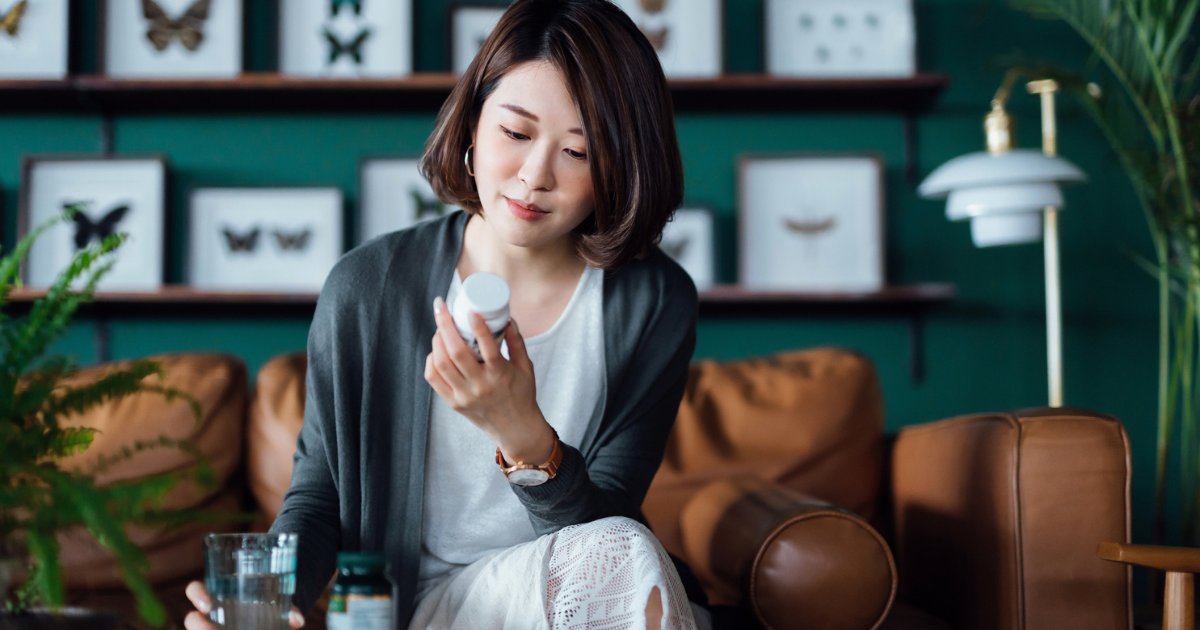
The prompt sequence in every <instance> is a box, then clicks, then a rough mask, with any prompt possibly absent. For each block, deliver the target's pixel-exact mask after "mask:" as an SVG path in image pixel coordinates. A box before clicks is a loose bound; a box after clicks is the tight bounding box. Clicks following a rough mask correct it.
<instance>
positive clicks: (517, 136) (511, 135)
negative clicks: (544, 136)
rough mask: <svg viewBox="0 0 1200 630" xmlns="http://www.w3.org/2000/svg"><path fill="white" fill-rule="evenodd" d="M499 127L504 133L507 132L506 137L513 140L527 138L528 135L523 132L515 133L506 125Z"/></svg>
mask: <svg viewBox="0 0 1200 630" xmlns="http://www.w3.org/2000/svg"><path fill="white" fill-rule="evenodd" d="M501 129H503V130H504V133H506V134H508V137H509V138H512V139H513V140H528V139H529V136H527V135H525V134H523V133H517V132H515V131H513V130H512V129H509V128H507V127H501Z"/></svg>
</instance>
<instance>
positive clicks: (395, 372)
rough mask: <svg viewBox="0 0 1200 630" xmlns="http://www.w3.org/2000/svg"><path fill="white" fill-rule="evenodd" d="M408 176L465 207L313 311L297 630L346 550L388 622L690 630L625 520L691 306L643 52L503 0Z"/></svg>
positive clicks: (595, 12)
mask: <svg viewBox="0 0 1200 630" xmlns="http://www.w3.org/2000/svg"><path fill="white" fill-rule="evenodd" d="M422 171H423V173H424V174H425V176H426V177H427V178H428V179H429V180H430V182H431V183H432V184H433V187H434V189H435V190H436V191H437V193H438V195H439V197H440V198H442V199H443V200H444V201H446V202H448V203H454V204H458V205H460V206H462V207H463V208H464V209H465V210H466V211H465V212H457V213H454V214H452V215H450V216H448V217H443V218H441V219H437V220H434V221H430V222H426V223H422V224H419V225H417V226H415V227H413V228H409V229H406V230H401V231H399V232H394V233H392V234H388V235H386V236H383V237H381V238H379V239H376V240H373V241H371V242H369V243H367V244H365V245H363V246H362V247H359V248H357V249H355V250H354V251H352V252H351V253H349V254H347V255H346V256H345V257H343V259H342V260H341V261H340V262H339V263H338V264H337V266H336V267H335V268H334V270H333V271H332V272H331V273H330V276H329V278H328V279H327V280H326V282H325V287H324V289H323V290H322V292H321V297H320V299H319V301H318V305H317V311H316V315H315V317H314V319H313V324H312V328H311V330H310V333H309V344H308V356H309V369H308V375H307V396H306V400H305V420H304V426H303V428H302V429H301V432H300V436H299V438H298V440H297V444H296V448H297V451H296V456H295V468H294V472H293V475H292V484H291V488H290V489H289V490H288V492H287V494H286V495H285V496H284V501H283V509H282V511H281V512H280V514H279V516H278V518H277V519H276V521H275V523H274V524H273V525H272V527H271V531H272V532H298V533H299V534H300V546H299V551H298V568H297V576H296V591H295V596H294V600H293V601H294V602H295V604H296V607H297V608H296V610H295V611H294V612H295V613H296V614H294V615H293V616H294V617H299V615H298V613H299V611H307V610H308V609H310V608H311V607H312V605H313V603H314V602H315V601H316V599H317V598H318V596H319V595H320V593H321V591H322V589H323V588H324V587H325V585H326V584H327V582H328V581H329V579H330V576H332V575H333V573H334V570H335V566H334V563H335V557H336V554H337V552H338V551H340V550H350V551H354V550H363V551H379V552H381V553H383V554H385V555H386V556H387V558H388V559H389V561H390V563H391V571H392V573H391V575H392V577H393V579H394V580H395V581H396V583H397V585H398V593H399V595H398V597H399V601H398V605H397V608H398V610H399V616H400V625H401V627H405V626H407V627H410V628H447V627H453V628H497V627H504V628H528V627H541V628H547V627H550V628H585V627H592V628H595V627H604V628H627V627H637V628H640V627H643V624H645V625H644V627H647V628H658V627H664V628H690V627H693V626H694V620H693V614H692V610H691V608H690V607H689V605H688V602H687V599H686V596H685V594H684V590H683V587H682V586H681V583H680V579H679V576H678V574H677V573H676V569H675V567H674V566H673V564H672V562H671V560H670V559H669V558H668V556H667V554H666V552H665V551H663V549H662V546H661V545H660V544H659V543H658V541H657V540H656V539H655V538H654V537H653V535H652V534H651V533H650V532H649V530H648V529H647V528H646V527H645V526H644V525H643V524H642V523H641V522H640V521H643V520H644V519H643V517H642V516H641V512H640V508H639V506H640V505H641V502H642V500H643V498H644V497H645V494H646V490H647V488H648V486H649V485H650V481H651V479H652V478H653V476H654V473H655V471H656V470H657V469H658V466H659V464H660V463H661V460H662V456H663V450H664V448H665V445H666V440H667V435H668V433H669V431H670V428H671V425H672V423H673V421H674V418H675V414H676V411H677V409H678V406H679V402H680V399H681V397H682V395H683V388H684V385H685V383H686V381H687V368H688V363H689V361H690V360H691V356H692V351H693V349H694V346H695V326H696V290H695V287H694V286H693V284H692V282H691V280H690V279H689V278H688V276H687V275H686V273H684V272H683V270H682V269H680V268H679V266H678V265H676V264H675V263H674V262H672V261H671V260H670V259H668V258H667V257H666V256H665V255H664V254H663V253H662V252H661V251H660V250H659V249H658V248H657V247H655V243H656V242H657V241H658V239H659V238H660V235H661V232H662V229H663V226H664V225H665V223H666V221H667V220H668V218H669V217H670V214H671V212H672V211H673V210H674V209H675V208H676V207H678V206H679V204H680V202H681V199H682V190H683V182H682V177H683V175H682V165H681V161H680V157H679V149H678V145H677V143H676V139H675V131H674V123H673V119H672V106H671V101H670V95H669V92H668V90H667V87H666V81H665V79H664V77H663V73H662V69H661V68H660V66H659V64H658V60H657V57H656V55H655V52H654V50H653V48H651V46H650V44H649V42H647V41H646V39H645V37H644V36H643V35H642V34H641V32H640V31H639V30H638V29H637V27H636V26H635V25H634V24H633V22H632V21H631V20H630V19H629V18H628V17H627V16H626V15H625V14H623V13H622V12H621V11H620V10H619V9H617V8H616V7H615V6H613V5H612V4H610V3H609V2H608V1H607V0H517V1H516V2H514V3H513V4H512V6H511V7H510V8H509V9H508V10H507V11H506V12H505V14H504V17H503V18H502V19H501V20H500V22H499V24H498V25H497V27H496V29H495V30H494V31H493V33H492V35H491V36H490V37H489V38H488V40H487V41H486V42H485V43H484V45H483V47H482V49H481V50H480V52H479V54H478V55H477V57H476V58H475V60H474V62H473V63H472V64H471V67H470V69H469V70H468V71H467V73H466V75H465V76H464V77H463V78H462V79H461V80H460V81H459V83H458V85H457V86H456V87H455V89H454V91H453V93H452V94H451V96H450V98H449V100H448V101H447V103H446V104H445V106H443V108H442V111H441V112H440V114H439V116H438V122H437V125H436V128H435V130H434V132H433V134H432V135H431V137H430V139H429V142H428V145H427V146H426V149H425V154H424V156H423V158H422ZM484 271H486V272H491V273H495V274H498V275H500V276H501V277H503V278H504V279H505V280H507V281H508V283H509V285H510V286H511V288H512V301H511V305H510V312H511V315H512V323H511V325H510V326H509V327H508V329H507V331H506V333H505V335H504V338H503V342H504V344H503V345H504V346H505V347H501V346H499V345H497V344H496V343H495V342H492V341H491V336H490V334H489V333H488V331H487V329H486V326H484V325H483V322H482V320H481V319H479V318H478V317H477V316H475V317H474V319H473V322H472V323H473V326H474V328H475V330H476V336H477V337H478V338H479V339H480V343H481V352H482V355H483V361H482V362H478V361H476V359H475V358H474V357H473V356H472V355H471V353H470V351H469V350H468V349H467V347H466V345H465V343H464V342H463V340H462V338H461V337H460V336H459V334H458V332H457V331H456V329H455V326H454V323H453V321H452V319H451V318H450V316H449V314H448V312H447V311H448V307H447V305H448V304H451V305H452V304H453V302H454V301H455V300H456V299H457V297H458V295H459V293H460V291H461V281H462V279H463V278H466V277H467V276H469V275H470V274H472V273H476V272H484ZM443 293H444V294H445V295H446V299H445V300H443V299H442V298H441V297H438V296H440V295H442V294H443ZM431 307H432V308H431ZM505 351H507V356H506V354H505ZM435 393H436V396H434V395H433V394H435ZM520 467H524V468H526V469H531V470H532V474H524V475H509V472H512V470H513V469H514V468H520ZM524 472H526V473H529V472H530V470H526V471H524ZM531 482H532V485H524V484H530V483H531ZM188 594H189V597H190V598H191V599H192V601H193V602H194V603H196V605H197V607H198V608H200V609H201V611H206V610H207V605H208V598H207V594H206V593H204V591H203V585H201V584H200V583H199V582H194V583H193V584H191V585H189V587H188ZM206 623H207V622H206V621H204V619H203V617H202V615H201V614H200V613H199V612H194V613H191V614H190V615H189V616H188V619H187V620H186V624H187V627H188V628H204V627H207V626H206V625H205V624H206ZM300 623H301V622H300V621H299V620H297V621H294V622H293V627H299V624H300Z"/></svg>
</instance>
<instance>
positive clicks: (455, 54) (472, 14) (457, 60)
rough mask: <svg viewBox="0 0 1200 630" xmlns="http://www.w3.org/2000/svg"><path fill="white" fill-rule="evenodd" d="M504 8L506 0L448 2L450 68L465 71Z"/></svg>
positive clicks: (447, 36)
mask: <svg viewBox="0 0 1200 630" xmlns="http://www.w3.org/2000/svg"><path fill="white" fill-rule="evenodd" d="M507 8H508V3H497V2H455V3H452V4H451V5H450V22H449V28H448V29H447V32H446V44H447V46H448V48H447V58H448V59H449V60H450V71H451V72H453V73H454V74H464V73H465V72H466V71H467V68H468V67H469V66H470V65H471V61H473V60H474V59H475V55H476V54H478V53H479V49H480V48H482V47H483V42H484V41H486V40H487V38H488V35H491V34H492V29H494V28H496V24H497V23H498V22H499V21H500V16H502V15H504V10H505V9H507Z"/></svg>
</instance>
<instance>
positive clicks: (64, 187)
mask: <svg viewBox="0 0 1200 630" xmlns="http://www.w3.org/2000/svg"><path fill="white" fill-rule="evenodd" d="M21 179H22V182H21V192H20V195H21V205H20V207H19V209H18V215H17V223H18V228H17V229H18V232H19V234H18V238H20V237H22V236H24V235H25V234H27V233H29V231H30V230H32V229H34V228H36V227H38V226H40V225H43V224H45V223H46V222H47V221H50V220H51V219H54V218H56V217H62V216H63V214H64V212H65V211H66V209H67V208H68V207H73V208H74V209H76V212H75V214H74V216H73V218H72V220H70V221H61V222H59V223H57V224H56V225H55V226H54V227H52V228H51V229H49V230H48V231H47V232H46V233H44V234H42V236H41V238H39V239H38V240H37V241H36V242H35V243H34V245H33V247H32V248H31V249H30V251H29V258H28V259H27V262H26V265H25V269H24V280H25V283H26V284H27V285H28V286H29V287H31V288H46V287H49V286H50V285H51V284H53V283H54V280H55V278H57V276H58V274H59V272H61V271H62V270H63V269H64V268H65V267H66V266H67V265H68V264H69V263H70V261H71V259H72V258H73V257H74V256H75V253H76V252H78V251H79V250H80V249H83V248H85V247H88V246H89V245H93V244H95V243H99V242H101V241H103V240H104V239H105V238H107V237H109V236H111V235H113V234H119V233H125V234H127V235H128V239H127V240H126V241H125V243H124V244H122V245H121V247H120V249H118V250H117V252H116V254H115V262H114V264H113V267H112V269H111V270H110V271H109V272H108V274H107V275H105V276H104V278H103V279H102V280H101V281H100V284H99V285H98V286H97V290H99V291H154V290H156V289H158V288H160V287H161V286H162V283H163V275H164V269H165V255H164V250H165V244H164V242H165V234H166V186H167V161H166V158H164V157H161V156H150V157H120V158H99V157H83V156H29V157H27V158H25V159H24V160H23V161H22V168H21Z"/></svg>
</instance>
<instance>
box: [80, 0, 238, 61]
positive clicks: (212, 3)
mask: <svg viewBox="0 0 1200 630" xmlns="http://www.w3.org/2000/svg"><path fill="white" fill-rule="evenodd" d="M102 5H103V6H101V9H100V10H101V16H102V20H103V21H102V25H101V28H100V40H101V59H102V62H101V67H102V68H103V70H104V73H105V74H107V75H108V76H110V77H115V78H122V79H123V78H160V79H171V78H188V79H226V78H232V77H236V76H238V75H239V74H241V72H242V0H103V2H102Z"/></svg>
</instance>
